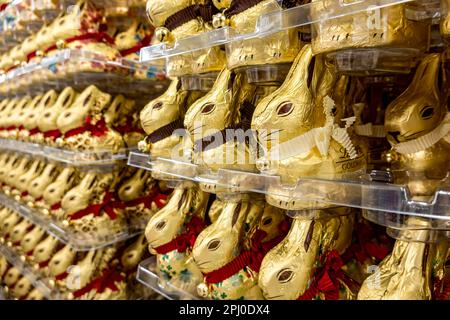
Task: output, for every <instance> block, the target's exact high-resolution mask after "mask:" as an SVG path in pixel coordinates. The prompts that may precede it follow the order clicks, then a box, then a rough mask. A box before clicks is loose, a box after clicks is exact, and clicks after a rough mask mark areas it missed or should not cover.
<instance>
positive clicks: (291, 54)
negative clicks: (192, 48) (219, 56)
mask: <svg viewBox="0 0 450 320" xmlns="http://www.w3.org/2000/svg"><path fill="white" fill-rule="evenodd" d="M216 2H217V1H216ZM219 6H220V7H223V6H222V4H219ZM280 10H282V5H281V4H280V2H279V1H276V0H252V1H248V0H233V1H231V3H230V4H229V6H228V7H227V8H226V9H225V11H224V13H223V14H219V15H217V16H215V17H214V18H215V19H214V20H213V21H214V22H215V26H216V27H218V26H224V25H229V26H230V27H231V28H232V29H234V30H236V31H237V32H238V33H240V34H245V33H253V32H255V30H256V23H257V21H258V19H259V17H260V16H261V15H263V14H266V13H270V12H275V11H280ZM226 47H227V63H228V68H229V69H231V70H234V69H235V68H239V67H246V66H262V67H263V68H264V66H265V65H267V64H285V63H291V62H292V61H293V60H294V58H295V56H296V55H297V53H298V51H299V49H300V48H301V40H300V37H299V30H298V29H296V28H292V29H289V30H285V31H281V32H277V33H274V34H271V35H268V36H264V37H255V38H253V39H245V40H236V41H232V42H231V43H230V44H227V45H226Z"/></svg>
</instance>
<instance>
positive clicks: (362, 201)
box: [128, 152, 450, 230]
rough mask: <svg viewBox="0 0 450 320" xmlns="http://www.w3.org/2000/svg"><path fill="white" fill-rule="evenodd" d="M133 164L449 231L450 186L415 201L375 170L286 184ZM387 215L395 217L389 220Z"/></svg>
mask: <svg viewBox="0 0 450 320" xmlns="http://www.w3.org/2000/svg"><path fill="white" fill-rule="evenodd" d="M128 164H129V165H131V166H134V167H138V168H141V169H145V170H149V171H152V172H154V174H157V175H158V176H162V175H164V176H167V177H168V178H169V179H181V180H188V181H193V182H197V183H203V184H214V185H217V186H220V187H221V188H225V192H229V193H236V192H254V193H261V194H265V195H269V196H276V198H277V199H285V203H286V206H287V207H289V203H291V202H293V201H297V202H302V203H305V204H306V205H307V207H308V208H311V209H314V208H324V207H326V206H327V205H328V206H347V207H354V208H359V209H365V210H369V211H371V213H372V217H373V218H372V220H374V222H377V221H376V220H377V219H376V217H379V219H380V221H378V222H379V223H382V224H384V225H385V226H387V227H390V228H394V229H399V230H403V229H423V224H422V223H419V224H418V225H417V224H411V223H409V222H408V219H409V218H410V217H418V218H422V220H426V221H428V222H429V225H428V227H429V228H431V229H434V230H450V189H449V188H444V189H441V190H439V191H437V192H436V194H435V195H434V197H432V199H430V200H429V201H428V202H427V201H415V200H414V199H412V197H411V194H410V192H409V189H408V187H407V186H406V185H395V184H391V183H382V182H376V181H372V179H371V176H370V174H355V175H353V176H348V177H346V179H345V180H326V179H314V178H304V179H301V180H299V181H298V182H297V184H295V185H289V186H287V185H286V184H284V183H283V181H282V179H281V177H279V176H275V175H266V174H259V173H252V172H243V171H233V170H224V169H221V170H219V171H218V172H217V173H211V172H209V171H207V170H206V171H205V170H202V168H201V167H200V166H197V165H195V164H192V163H188V162H184V161H180V160H172V159H164V158H157V159H153V160H152V159H151V157H150V156H149V155H148V154H142V153H136V152H131V153H130V155H129V159H128ZM287 209H289V208H287ZM384 213H389V214H391V215H393V217H396V219H393V218H391V219H386V218H384V215H383V214H384ZM301 214H302V212H301V211H295V212H291V215H294V216H295V215H301Z"/></svg>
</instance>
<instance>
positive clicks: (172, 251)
mask: <svg viewBox="0 0 450 320" xmlns="http://www.w3.org/2000/svg"><path fill="white" fill-rule="evenodd" d="M207 202H208V196H207V194H205V193H204V192H202V191H201V190H199V189H198V187H196V186H190V185H187V184H184V185H180V186H179V187H177V188H175V190H174V191H173V194H172V197H171V198H170V199H169V201H168V202H167V204H166V206H165V207H164V208H162V209H161V210H160V211H159V212H157V213H156V214H155V215H154V216H153V217H152V218H151V219H150V221H149V222H148V224H147V228H146V229H145V236H146V238H147V241H148V243H149V250H150V253H155V254H156V257H157V264H158V270H159V273H160V274H161V276H162V279H163V281H162V284H163V283H164V282H165V281H168V282H170V283H171V284H173V285H174V286H176V287H177V288H180V289H181V290H185V291H187V292H189V293H190V294H193V295H195V294H196V291H197V290H196V286H197V284H198V283H200V282H201V281H202V274H201V272H200V270H199V269H198V267H197V266H196V264H195V263H194V262H193V261H192V259H191V250H192V247H193V245H194V243H195V239H196V237H197V235H198V234H199V233H200V232H201V231H202V230H203V229H204V227H205V222H204V217H205V211H206V206H207Z"/></svg>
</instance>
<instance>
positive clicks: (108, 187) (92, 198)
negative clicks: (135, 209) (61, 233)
mask: <svg viewBox="0 0 450 320" xmlns="http://www.w3.org/2000/svg"><path fill="white" fill-rule="evenodd" d="M122 173H123V171H122ZM121 178H122V176H121V174H119V173H118V172H117V171H116V172H111V173H96V172H88V173H86V175H85V176H84V177H83V178H82V180H81V181H80V183H79V184H78V185H77V186H75V187H74V188H72V189H71V190H69V191H68V192H67V193H66V195H65V196H64V197H63V198H62V200H61V208H62V209H63V211H64V212H65V218H66V219H67V220H68V224H69V226H70V227H71V228H73V230H74V231H75V232H78V233H88V234H90V235H91V236H93V237H97V236H99V235H110V234H114V233H116V232H119V231H121V230H122V228H123V227H124V224H125V217H124V214H123V206H122V204H121V203H120V202H117V201H116V200H115V197H114V192H115V188H116V187H117V185H118V183H119V182H120V179H121Z"/></svg>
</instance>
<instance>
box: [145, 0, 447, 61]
mask: <svg viewBox="0 0 450 320" xmlns="http://www.w3.org/2000/svg"><path fill="white" fill-rule="evenodd" d="M407 2H414V1H413V0H339V1H330V0H321V1H314V2H312V3H309V4H305V5H301V6H297V7H293V8H290V9H282V8H281V7H278V10H275V9H273V8H272V9H271V10H270V11H271V12H268V13H265V14H263V15H261V16H260V17H259V18H258V20H257V22H256V25H255V28H254V31H253V32H250V33H241V32H239V30H234V29H233V28H231V27H224V28H220V29H215V30H212V31H209V32H204V33H201V34H199V35H196V36H192V37H188V38H184V39H181V40H178V41H176V42H175V43H174V44H168V43H162V44H157V45H154V46H150V47H146V48H143V49H141V61H152V60H157V59H161V58H169V57H173V56H176V55H183V54H187V53H191V52H195V51H198V50H204V49H207V48H211V47H215V46H220V45H225V44H228V43H231V42H237V41H246V40H251V39H258V38H264V37H267V36H270V35H272V34H276V33H280V32H282V31H285V30H289V29H293V28H299V27H305V26H310V25H311V24H313V23H320V22H322V21H326V20H333V19H337V18H342V17H346V16H349V15H354V14H357V13H360V12H364V11H370V10H376V9H381V8H385V7H389V6H394V5H398V4H402V3H407ZM419 2H420V1H419ZM428 2H429V3H428ZM436 3H438V1H437V0H429V1H427V3H426V4H427V5H429V4H432V5H434V7H432V8H434V10H430V9H429V12H428V11H426V10H424V11H423V12H421V13H422V14H421V15H420V18H421V19H424V18H429V17H430V16H433V15H436V14H437V13H436V11H439V5H437V6H436ZM428 8H430V7H428ZM312 12H314V15H311V13H312ZM426 12H428V13H426Z"/></svg>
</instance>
